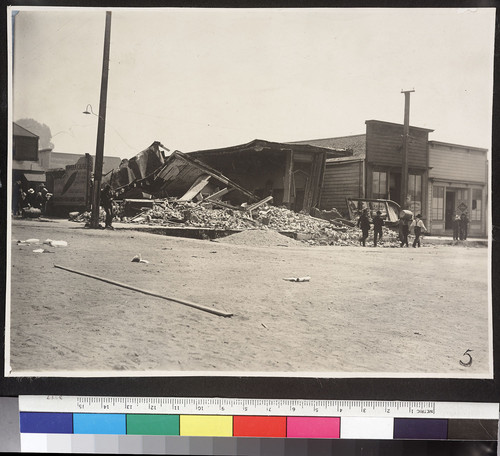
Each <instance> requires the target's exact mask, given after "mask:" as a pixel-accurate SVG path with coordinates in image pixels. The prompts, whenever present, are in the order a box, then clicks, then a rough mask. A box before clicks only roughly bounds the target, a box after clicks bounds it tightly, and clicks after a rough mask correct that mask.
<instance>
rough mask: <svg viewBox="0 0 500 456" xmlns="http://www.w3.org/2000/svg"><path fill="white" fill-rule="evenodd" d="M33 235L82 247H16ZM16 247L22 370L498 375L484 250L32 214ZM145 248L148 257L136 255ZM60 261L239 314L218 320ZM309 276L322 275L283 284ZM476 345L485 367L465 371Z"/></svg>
mask: <svg viewBox="0 0 500 456" xmlns="http://www.w3.org/2000/svg"><path fill="white" fill-rule="evenodd" d="M29 238H38V239H40V241H42V242H43V241H44V240H45V239H47V238H50V239H52V240H65V241H67V242H68V246H67V247H49V246H47V245H45V246H43V248H45V249H47V250H49V251H50V252H52V253H34V252H33V250H34V249H36V248H40V246H38V245H29V246H28V245H18V244H17V243H16V241H17V240H26V239H29ZM11 241H12V242H11V248H12V268H11V271H12V277H11V285H12V291H11V327H10V329H11V351H10V363H11V367H12V372H13V374H15V375H22V374H23V372H26V371H29V372H33V371H35V372H40V373H43V372H48V371H49V372H62V371H72V372H75V371H86V372H89V371H106V372H110V371H118V372H121V373H123V374H124V375H134V374H135V373H137V372H138V371H146V372H148V373H151V374H152V373H153V372H154V373H156V372H172V371H184V372H185V371H190V372H192V371H197V372H199V371H209V372H218V371H231V372H235V371H238V372H246V373H250V372H252V373H256V372H266V373H273V374H276V373H291V374H295V375H297V374H304V373H311V372H313V373H319V374H321V375H330V374H331V373H343V374H345V373H383V374H389V373H410V374H427V375H428V374H432V375H434V374H438V375H443V374H445V375H451V376H461V375H463V376H481V375H482V376H487V375H488V371H489V368H490V366H489V356H490V346H489V340H488V329H489V328H488V325H489V320H488V299H487V271H488V250H487V248H484V247H483V248H479V247H478V248H466V247H450V246H424V247H422V248H421V249H412V248H410V249H406V248H403V249H400V248H381V247H378V248H373V247H308V246H303V245H302V244H300V243H295V242H282V243H280V245H278V244H277V243H275V244H276V245H275V246H272V245H266V243H265V242H263V243H260V244H263V245H260V246H257V247H256V246H247V245H238V244H236V243H228V242H220V241H218V242H211V241H206V240H192V239H184V238H173V237H167V236H161V235H155V234H147V233H141V232H137V231H130V230H115V231H108V230H88V229H84V228H83V225H82V224H78V223H71V222H65V221H58V222H37V221H31V220H14V221H13V224H12V239H11ZM268 244H269V243H268ZM270 244H272V242H271V243H270ZM139 253H140V254H141V255H142V258H144V259H146V260H148V261H149V263H148V264H146V263H135V262H131V259H132V258H133V257H134V256H135V255H137V254H139ZM54 264H59V265H63V266H66V267H69V268H74V269H78V270H81V271H84V272H87V273H90V274H95V275H99V276H103V277H106V278H109V279H112V280H115V281H119V282H123V283H128V284H131V285H134V286H136V287H139V288H143V289H148V290H151V291H154V292H157V293H161V294H164V295H166V296H173V297H178V298H181V299H185V300H189V301H192V302H195V303H199V304H201V305H204V306H208V307H213V308H217V309H220V310H223V311H226V312H231V313H233V314H234V315H233V316H232V317H230V318H224V317H220V316H216V315H212V314H210V313H207V312H203V311H200V310H197V309H193V308H190V307H186V306H184V305H181V304H178V303H175V302H172V301H167V300H163V299H160V298H155V297H151V296H146V295H144V294H141V293H137V292H134V291H131V290H126V289H123V288H119V287H116V286H113V285H110V284H107V283H103V282H100V281H97V280H94V279H91V278H87V277H83V276H79V275H76V274H73V273H70V272H67V271H64V270H61V269H57V268H55V267H54ZM302 276H310V277H311V279H310V281H309V282H303V283H294V282H289V281H285V280H283V278H285V277H302ZM467 349H470V350H472V352H471V355H472V357H473V363H472V365H471V366H469V367H463V366H462V365H461V364H460V362H459V361H460V360H462V361H464V362H465V361H467V360H468V358H467V357H464V356H463V353H464V352H465V350H467ZM333 375H335V374H333Z"/></svg>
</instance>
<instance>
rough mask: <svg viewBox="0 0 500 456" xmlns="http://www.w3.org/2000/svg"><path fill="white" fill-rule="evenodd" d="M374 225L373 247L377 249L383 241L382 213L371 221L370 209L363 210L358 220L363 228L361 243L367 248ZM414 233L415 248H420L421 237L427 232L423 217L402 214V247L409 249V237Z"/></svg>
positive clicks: (400, 224)
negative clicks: (378, 244)
mask: <svg viewBox="0 0 500 456" xmlns="http://www.w3.org/2000/svg"><path fill="white" fill-rule="evenodd" d="M372 224H373V246H374V247H377V242H379V241H380V240H382V233H383V232H382V227H383V226H384V219H383V218H382V212H381V211H377V214H376V215H375V217H373V220H370V216H369V210H368V208H365V209H363V212H362V214H361V216H360V217H359V219H358V223H357V226H358V227H359V228H361V233H362V235H361V238H360V239H359V243H360V244H361V245H363V246H366V239H367V238H368V234H369V232H370V228H371V225H372ZM411 231H413V233H414V234H415V239H414V241H413V244H412V245H413V247H417V246H418V247H420V245H421V243H420V237H421V236H422V234H423V233H425V232H426V231H427V228H426V227H425V225H424V222H423V220H422V215H421V214H417V216H416V217H413V216H412V215H411V216H410V215H409V213H402V216H401V217H400V219H399V240H400V247H404V246H406V247H408V246H409V244H408V235H409V234H410V232H411Z"/></svg>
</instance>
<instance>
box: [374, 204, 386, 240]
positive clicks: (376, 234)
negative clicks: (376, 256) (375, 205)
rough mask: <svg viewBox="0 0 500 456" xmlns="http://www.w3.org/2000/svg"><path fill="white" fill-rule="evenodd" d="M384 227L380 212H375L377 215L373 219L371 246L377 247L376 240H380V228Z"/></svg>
mask: <svg viewBox="0 0 500 456" xmlns="http://www.w3.org/2000/svg"><path fill="white" fill-rule="evenodd" d="M383 226H384V219H383V218H382V212H380V211H377V215H376V216H375V217H373V246H374V247H377V240H380V241H381V240H382V227H383Z"/></svg>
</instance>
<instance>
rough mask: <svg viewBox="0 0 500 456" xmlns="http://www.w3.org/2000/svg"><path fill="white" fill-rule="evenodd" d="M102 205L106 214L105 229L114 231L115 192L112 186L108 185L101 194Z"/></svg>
mask: <svg viewBox="0 0 500 456" xmlns="http://www.w3.org/2000/svg"><path fill="white" fill-rule="evenodd" d="M101 205H102V207H103V209H104V212H106V220H105V226H104V228H109V229H113V226H112V223H113V192H112V191H111V186H110V185H109V184H106V186H105V187H104V189H103V190H102V192H101Z"/></svg>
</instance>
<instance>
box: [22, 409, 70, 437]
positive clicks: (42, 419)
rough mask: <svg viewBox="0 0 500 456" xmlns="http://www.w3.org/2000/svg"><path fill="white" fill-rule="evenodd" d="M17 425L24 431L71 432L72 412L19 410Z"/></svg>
mask: <svg viewBox="0 0 500 456" xmlns="http://www.w3.org/2000/svg"><path fill="white" fill-rule="evenodd" d="M19 425H20V430H21V432H24V433H41V434H72V433H73V414H72V413H37V412H21V413H20V414H19Z"/></svg>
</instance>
